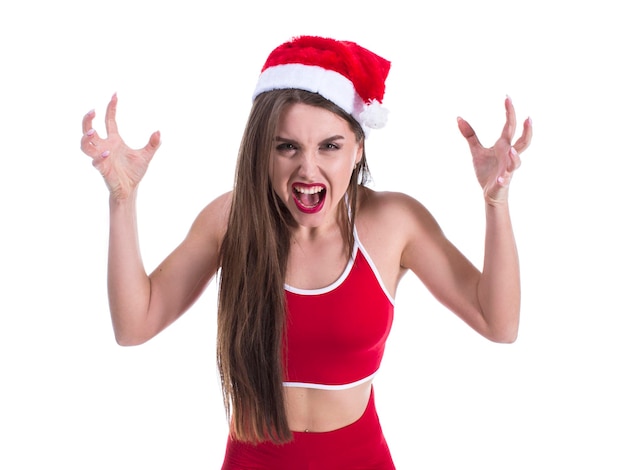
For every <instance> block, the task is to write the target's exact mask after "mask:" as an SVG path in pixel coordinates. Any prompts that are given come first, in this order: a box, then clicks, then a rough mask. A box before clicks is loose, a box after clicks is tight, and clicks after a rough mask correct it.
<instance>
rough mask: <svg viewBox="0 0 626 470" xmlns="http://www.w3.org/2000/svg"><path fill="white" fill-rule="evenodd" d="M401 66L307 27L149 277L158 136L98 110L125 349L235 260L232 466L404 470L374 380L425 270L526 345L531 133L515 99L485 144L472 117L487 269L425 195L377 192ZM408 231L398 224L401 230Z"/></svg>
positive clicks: (89, 136)
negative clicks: (147, 245)
mask: <svg viewBox="0 0 626 470" xmlns="http://www.w3.org/2000/svg"><path fill="white" fill-rule="evenodd" d="M389 68H390V63H389V62H388V61H387V60H385V59H383V58H381V57H379V56H377V55H376V54H374V53H372V52H371V51H368V50H367V49H364V48H362V47H360V46H359V45H357V44H355V43H353V42H348V41H336V40H333V39H327V38H320V37H310V36H304V37H299V38H295V39H293V40H291V41H289V42H287V43H285V44H282V45H281V46H279V47H278V48H276V49H275V50H274V51H272V53H271V54H270V56H269V57H268V59H267V62H266V64H265V66H264V68H263V71H262V73H261V75H260V77H259V81H258V85H257V87H256V90H255V92H254V103H253V106H252V110H251V113H250V116H249V120H248V124H247V127H246V130H245V132H244V136H243V139H242V143H241V147H240V151H239V159H238V165H237V170H236V182H235V185H234V189H233V190H232V191H231V192H229V193H227V194H224V195H223V196H221V197H219V198H217V199H216V200H214V201H213V202H211V203H210V204H208V205H207V206H206V208H205V209H204V210H203V211H202V212H201V213H200V214H199V215H198V217H197V219H196V220H195V222H194V223H193V225H192V227H191V229H190V231H189V233H188V235H187V237H186V238H185V240H183V242H182V243H181V244H180V245H179V246H178V247H177V248H176V249H175V250H174V251H173V252H172V253H171V254H170V255H169V256H168V257H167V258H166V259H165V260H164V261H163V262H162V263H161V264H160V265H159V266H158V267H157V268H156V269H155V270H154V271H153V272H152V273H151V274H150V275H148V274H147V273H146V271H145V269H144V266H143V263H142V260H141V256H140V252H139V246H138V241H137V239H138V237H137V223H136V212H135V200H136V194H137V187H138V185H139V182H140V181H141V179H142V177H143V175H144V174H145V172H146V170H147V168H148V165H149V163H150V160H151V159H152V157H153V155H154V153H155V152H156V150H157V148H158V147H159V143H160V136H159V134H158V133H155V134H153V135H152V136H151V137H150V140H149V142H148V144H147V145H146V146H145V147H144V148H142V149H138V150H134V149H131V148H129V147H128V146H127V145H126V144H125V143H124V141H123V140H122V139H121V137H120V135H119V133H118V130H117V126H116V120H115V114H116V106H117V98H116V97H115V96H114V97H113V99H112V100H111V102H110V103H109V105H108V108H107V112H106V117H105V123H106V131H107V137H106V138H105V137H100V136H98V134H97V133H96V132H95V131H94V130H93V127H92V122H93V119H94V116H95V113H94V112H93V111H91V112H89V113H88V114H87V115H86V116H85V117H84V119H83V138H82V142H81V145H82V149H83V151H84V152H85V153H86V154H87V155H89V156H90V157H91V158H92V159H93V164H94V165H95V166H96V168H97V169H98V170H99V171H100V172H101V173H102V175H103V176H104V179H105V181H106V183H107V185H108V188H109V191H110V245H109V267H108V289H109V299H110V309H111V315H112V321H113V327H114V330H115V335H116V339H117V341H118V342H119V343H120V344H122V345H134V344H140V343H142V342H145V341H147V340H148V339H150V338H152V337H153V336H154V335H156V334H157V333H159V332H160V331H161V330H163V329H164V328H165V327H167V326H168V325H169V324H171V323H172V322H173V321H175V320H176V319H177V318H178V317H179V316H180V315H182V313H183V312H185V311H186V310H187V309H188V308H189V307H190V306H191V305H192V304H193V303H194V301H195V300H196V299H197V298H198V296H199V295H200V294H201V293H202V291H203V289H204V288H205V287H206V285H207V284H208V283H209V282H210V280H211V279H212V278H213V277H214V276H215V275H216V274H217V273H218V272H219V274H220V284H219V302H218V304H219V305H218V351H217V359H218V361H217V362H218V368H219V372H220V375H221V379H222V387H223V393H224V404H225V406H226V409H227V412H228V414H229V417H230V422H231V423H232V424H231V432H230V437H229V440H228V445H227V449H226V455H225V459H224V465H223V469H224V470H231V469H252V468H254V469H271V470H280V469H289V470H298V469H305V468H306V469H309V468H319V469H325V470H332V469H342V470H346V469H357V468H359V469H361V468H367V469H381V470H386V469H393V468H395V467H394V464H393V461H392V458H391V455H390V453H389V450H388V447H387V444H386V442H385V438H384V436H383V433H382V430H381V428H380V424H379V421H378V416H377V413H376V408H375V403H374V393H373V387H372V381H373V378H374V375H375V373H376V371H377V369H378V367H379V365H380V362H381V359H382V355H383V351H384V346H385V341H386V339H387V336H388V334H389V330H390V328H391V324H392V319H393V307H394V295H395V292H396V288H397V286H398V283H399V282H400V279H401V278H402V276H403V275H404V274H405V273H406V272H407V271H411V272H413V273H414V274H415V275H417V276H418V277H419V278H420V279H421V281H422V282H423V283H424V284H425V285H426V286H427V287H428V288H429V290H430V291H431V292H432V293H433V295H434V296H435V297H436V298H437V299H439V300H440V301H441V302H442V303H443V304H444V305H446V306H447V307H448V308H449V309H450V310H451V311H452V312H454V313H456V314H457V315H458V316H459V317H461V318H462V319H463V320H464V321H465V322H467V324H469V325H470V326H471V327H472V328H474V329H475V330H476V331H478V332H479V333H480V334H482V335H483V336H485V337H486V338H488V339H490V340H493V341H498V342H512V341H514V340H515V338H516V335H517V330H518V322H519V304H520V281H519V267H518V258H517V252H516V247H515V241H514V236H513V231H512V227H511V220H510V216H509V207H508V203H507V197H508V187H509V183H510V181H511V177H512V175H513V172H514V171H515V170H516V169H517V168H518V167H519V165H520V157H519V154H520V153H521V152H522V151H524V150H525V149H526V148H527V147H528V145H529V144H530V140H531V134H532V130H531V123H530V120H526V121H525V122H524V125H523V132H522V135H521V137H520V138H519V139H518V140H517V141H516V142H515V143H512V140H513V136H514V133H515V127H516V118H515V111H514V109H513V105H512V103H511V100H510V99H509V98H507V99H506V100H505V110H506V123H505V125H504V129H503V131H502V134H501V136H500V138H499V139H498V140H497V142H496V143H495V145H494V146H493V147H491V148H484V147H483V146H482V145H481V144H480V142H479V141H478V138H477V137H476V135H475V133H474V131H473V130H472V128H471V127H470V125H469V124H468V123H467V122H465V121H464V120H462V119H459V122H458V124H459V129H460V131H461V133H462V134H463V136H464V137H465V138H466V139H467V141H468V143H469V147H470V151H471V154H472V157H473V162H474V167H475V170H476V176H477V178H478V182H479V183H480V185H481V186H482V188H483V193H484V199H485V211H486V238H485V259H484V264H483V268H482V271H481V270H478V269H477V268H476V267H474V266H473V265H472V264H471V263H470V262H469V261H468V260H467V259H466V258H465V257H464V256H463V255H462V254H461V253H460V252H459V251H458V250H457V249H456V248H455V247H454V246H453V245H452V243H450V241H448V240H447V239H446V238H445V236H444V235H443V233H442V231H441V230H440V228H439V226H438V225H437V222H436V221H435V220H434V218H433V217H432V216H431V214H430V213H429V212H428V211H427V210H426V209H425V208H424V207H423V206H422V205H421V204H420V203H419V202H417V201H415V200H414V199H412V198H411V197H409V196H406V195H404V194H399V193H391V192H385V193H382V192H375V191H373V190H371V189H368V188H367V187H366V186H365V184H364V183H366V182H367V176H368V169H367V163H366V158H365V141H366V136H367V134H368V133H369V132H370V131H371V129H376V128H379V127H382V126H383V125H384V124H385V119H386V111H385V110H384V109H383V108H382V105H381V103H382V99H383V95H384V89H385V80H386V77H387V74H388V72H389ZM389 227H393V230H389Z"/></svg>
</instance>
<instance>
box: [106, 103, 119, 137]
mask: <svg viewBox="0 0 626 470" xmlns="http://www.w3.org/2000/svg"><path fill="white" fill-rule="evenodd" d="M116 112H117V93H115V94H113V97H112V98H111V101H109V104H108V105H107V111H106V114H105V116H104V124H105V126H106V130H107V135H111V134H117V122H116V121H115V114H116Z"/></svg>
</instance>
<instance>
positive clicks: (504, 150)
mask: <svg viewBox="0 0 626 470" xmlns="http://www.w3.org/2000/svg"><path fill="white" fill-rule="evenodd" d="M505 109H506V123H505V125H504V129H503V130H502V134H501V135H500V137H499V138H498V140H497V141H496V143H495V144H494V145H493V146H492V147H490V148H485V147H483V146H482V145H481V143H480V141H479V140H478V137H477V136H476V133H475V132H474V130H473V129H472V127H471V126H470V125H469V124H468V123H467V122H466V121H465V120H463V119H461V118H459V119H458V125H459V130H460V131H461V134H463V137H465V139H466V140H467V142H468V144H469V148H470V151H471V153H472V159H473V164H474V169H475V172H476V177H477V178H478V182H479V183H480V185H481V187H482V188H483V194H484V198H485V210H486V234H485V252H484V256H485V259H484V264H483V269H482V273H481V275H480V278H479V280H478V285H477V297H478V303H479V305H480V310H481V312H482V316H483V318H484V321H485V324H486V325H488V336H489V338H490V339H492V340H493V341H497V342H513V341H515V339H516V338H517V332H518V327H519V315H520V273H519V260H518V255H517V248H516V244H515V237H514V235H513V227H512V224H511V217H510V213H509V204H508V195H509V185H510V183H511V178H512V176H513V173H514V172H515V170H517V168H519V166H520V164H521V160H520V154H521V153H522V152H523V151H524V150H526V148H528V146H529V145H530V141H531V138H532V124H531V121H530V118H528V119H526V120H525V121H524V124H523V132H522V135H521V137H520V138H519V139H518V140H517V141H516V142H515V143H512V140H513V137H514V134H515V127H516V117H515V109H514V107H513V103H512V102H511V99H510V98H509V97H507V98H506V100H505Z"/></svg>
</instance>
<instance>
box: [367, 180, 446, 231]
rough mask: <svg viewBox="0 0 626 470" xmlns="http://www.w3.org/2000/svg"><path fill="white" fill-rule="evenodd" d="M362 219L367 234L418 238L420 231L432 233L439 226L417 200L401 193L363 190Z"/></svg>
mask: <svg viewBox="0 0 626 470" xmlns="http://www.w3.org/2000/svg"><path fill="white" fill-rule="evenodd" d="M358 213H359V218H360V219H362V223H363V225H364V226H366V227H367V229H368V230H381V231H390V230H389V229H390V227H393V231H394V232H396V233H398V234H401V233H403V232H405V231H406V232H408V233H410V234H411V235H412V236H415V234H416V230H417V233H419V231H421V230H432V229H434V228H436V227H437V223H436V221H435V219H434V217H433V216H432V214H431V213H430V212H429V211H428V209H426V207H424V205H423V204H422V203H421V202H419V201H418V200H417V199H415V198H413V197H411V196H409V195H407V194H405V193H401V192H393V191H374V190H372V189H369V188H362V191H361V193H360V196H359V206H358Z"/></svg>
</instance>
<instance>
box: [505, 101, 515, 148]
mask: <svg viewBox="0 0 626 470" xmlns="http://www.w3.org/2000/svg"><path fill="white" fill-rule="evenodd" d="M504 109H505V110H506V122H505V123H504V128H503V129H502V138H503V139H505V140H506V141H507V142H511V140H512V139H513V136H514V135H515V127H516V126H517V117H516V116H515V107H514V106H513V100H511V98H510V97H509V96H507V97H506V99H505V100H504Z"/></svg>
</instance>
